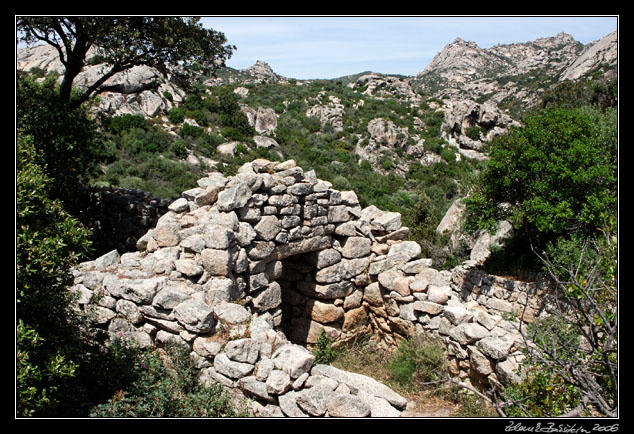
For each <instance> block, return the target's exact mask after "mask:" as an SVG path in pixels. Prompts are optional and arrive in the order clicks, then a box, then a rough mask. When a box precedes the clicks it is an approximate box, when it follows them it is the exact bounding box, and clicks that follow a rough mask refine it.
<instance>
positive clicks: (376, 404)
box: [71, 159, 543, 417]
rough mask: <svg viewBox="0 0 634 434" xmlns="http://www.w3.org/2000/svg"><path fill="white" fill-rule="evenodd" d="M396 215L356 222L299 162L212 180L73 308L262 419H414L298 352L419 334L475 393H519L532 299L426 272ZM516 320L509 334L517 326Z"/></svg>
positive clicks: (525, 291) (87, 266)
mask: <svg viewBox="0 0 634 434" xmlns="http://www.w3.org/2000/svg"><path fill="white" fill-rule="evenodd" d="M408 233H409V230H408V228H407V227H404V226H402V223H401V215H400V214H398V213H395V212H384V211H381V210H379V209H378V208H376V207H374V206H369V207H366V208H362V207H361V206H360V205H359V201H358V199H357V196H356V194H355V193H354V192H352V191H337V190H334V189H333V188H332V185H331V184H330V183H329V182H326V181H322V180H319V179H317V178H316V176H315V173H314V171H307V172H304V170H303V169H302V168H300V167H298V166H296V164H295V162H294V161H293V160H289V161H285V162H270V161H268V160H262V159H259V160H255V161H253V162H251V163H246V164H245V165H243V166H242V167H241V168H240V169H239V170H238V173H237V174H236V175H235V176H233V177H224V176H223V175H221V174H219V173H217V172H216V173H211V174H209V176H208V177H205V178H202V179H200V180H198V187H196V188H193V189H191V190H188V191H185V192H183V194H182V197H181V198H179V199H177V200H175V201H174V202H173V203H171V204H170V205H169V207H168V211H167V212H166V213H165V214H164V215H162V216H161V217H160V218H159V219H158V222H157V223H156V226H155V227H154V228H152V229H150V230H149V231H147V233H145V235H143V236H142V237H140V238H139V239H138V241H137V243H136V247H137V251H134V252H126V253H122V254H120V253H119V252H118V251H117V250H113V251H111V252H110V253H107V254H105V255H103V256H101V257H99V258H98V259H96V260H94V261H90V262H86V263H82V264H80V266H79V267H78V268H77V269H76V270H75V284H74V286H73V287H72V288H71V289H72V290H73V291H75V292H76V293H78V295H79V297H78V308H80V309H83V310H84V311H85V312H88V313H89V316H90V319H91V325H92V326H93V327H97V328H101V329H103V330H107V332H108V334H109V335H110V338H111V339H114V338H116V337H119V338H121V337H123V338H125V339H134V340H136V342H137V343H138V344H139V346H140V347H141V348H146V347H161V346H164V345H166V344H168V343H175V344H177V345H182V346H184V347H186V348H187V349H188V350H189V351H190V352H191V356H192V358H193V359H194V360H195V363H196V365H197V367H198V368H199V369H200V370H201V376H200V379H201V380H200V381H202V382H203V383H206V384H207V383H209V382H220V383H221V384H223V385H224V386H226V388H227V389H228V390H230V391H232V392H234V393H238V394H240V395H243V396H248V397H250V398H253V400H252V401H251V402H252V411H253V414H254V415H258V416H279V417H303V416H325V415H328V416H356V417H362V416H373V417H397V416H402V415H407V414H408V413H407V404H408V402H407V400H406V399H405V398H404V397H402V396H400V395H398V394H397V393H395V392H393V391H392V390H391V389H389V388H387V387H386V386H384V385H382V384H380V383H378V382H377V381H375V380H373V379H371V378H369V377H365V376H363V375H359V374H354V373H349V372H345V371H342V370H340V369H337V368H334V367H332V366H328V365H322V364H315V363H314V361H315V357H314V355H313V354H312V353H311V352H310V351H309V350H308V349H307V348H306V346H307V344H314V343H316V342H317V339H318V337H319V334H320V333H321V332H322V330H325V332H326V333H328V335H329V336H330V337H331V338H332V339H333V340H335V341H345V340H347V339H352V338H354V337H355V336H357V335H359V334H371V335H372V336H374V337H375V338H377V339H378V340H380V341H381V342H383V343H385V344H387V345H394V344H397V343H398V341H399V340H400V339H401V338H407V337H410V336H415V335H420V334H426V335H428V336H431V337H433V338H436V339H439V340H440V341H442V342H443V343H444V344H445V346H446V348H447V360H448V364H449V371H450V373H451V374H452V375H453V376H455V378H458V379H460V380H461V381H464V382H466V383H469V384H474V385H480V386H485V387H489V386H493V387H502V386H503V385H505V384H508V382H509V381H516V380H517V379H518V378H519V377H518V373H517V369H518V368H519V362H520V361H521V358H522V354H521V348H522V346H523V345H524V342H523V339H522V337H521V335H520V334H519V333H518V331H517V330H518V325H517V324H518V322H517V321H518V320H517V318H523V319H525V320H529V321H530V320H531V319H532V318H534V317H535V316H537V315H539V314H540V312H541V310H542V309H543V302H542V301H541V300H542V297H541V291H542V290H541V289H540V288H541V285H540V284H538V283H524V282H514V281H510V280H506V279H502V278H499V277H494V276H489V275H487V274H485V273H483V272H481V271H479V270H478V269H477V268H476V267H475V264H474V263H473V261H471V262H469V261H467V262H466V263H464V264H461V265H460V266H458V267H456V268H454V269H453V270H451V271H438V270H435V269H434V268H432V263H431V260H430V259H426V258H421V257H420V255H421V247H420V246H419V245H418V244H417V243H416V242H413V241H406V237H407V236H408ZM513 318H515V319H513Z"/></svg>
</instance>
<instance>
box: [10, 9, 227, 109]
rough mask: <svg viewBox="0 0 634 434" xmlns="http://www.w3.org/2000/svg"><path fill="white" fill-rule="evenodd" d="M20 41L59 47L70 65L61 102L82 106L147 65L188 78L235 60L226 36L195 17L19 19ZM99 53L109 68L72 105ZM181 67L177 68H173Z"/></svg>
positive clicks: (67, 69)
mask: <svg viewBox="0 0 634 434" xmlns="http://www.w3.org/2000/svg"><path fill="white" fill-rule="evenodd" d="M17 29H18V31H19V32H20V33H19V34H20V39H21V40H23V41H24V42H26V43H28V44H32V43H35V42H45V43H46V44H49V45H51V46H53V47H54V48H55V49H56V50H57V52H58V54H59V59H60V61H61V62H62V64H63V65H64V76H63V79H62V82H61V86H60V92H59V98H60V101H61V102H63V103H71V105H72V106H73V107H78V106H79V105H80V104H82V103H83V102H85V101H87V100H88V99H89V98H90V97H91V96H92V95H94V94H96V93H98V92H99V89H100V87H101V86H102V85H103V84H104V83H105V82H106V81H107V80H108V79H109V78H110V77H112V76H114V75H115V74H117V73H119V72H122V71H126V70H128V69H130V68H132V67H134V66H138V65H147V66H151V67H154V68H157V69H158V70H159V71H160V72H162V73H165V74H166V73H167V72H168V71H170V73H171V74H172V75H173V76H175V77H180V78H181V81H182V82H183V83H185V82H186V80H184V78H190V79H191V77H193V74H197V73H205V74H209V73H213V72H214V71H216V70H217V68H218V67H219V66H221V65H223V64H224V62H225V61H226V60H227V59H228V58H229V57H231V54H232V53H233V50H234V49H235V47H234V46H232V45H228V44H227V43H226V38H225V36H224V34H223V33H221V32H217V31H215V30H211V29H205V28H203V27H202V25H201V24H200V23H199V19H198V18H192V17H187V18H183V17H142V16H132V17H125V16H110V17H94V16H93V17H45V16H27V17H17ZM91 48H95V49H97V50H98V55H99V56H100V60H101V61H103V62H105V63H106V64H107V66H108V68H109V69H107V70H106V72H105V73H104V74H103V75H102V76H100V77H99V78H98V79H97V80H96V81H95V82H94V83H90V84H89V85H88V86H87V87H86V89H85V90H84V91H83V92H82V93H81V95H79V96H78V97H77V98H75V99H73V100H72V101H71V92H72V89H73V81H74V80H75V78H76V77H77V75H78V74H79V73H80V72H81V70H82V68H83V67H84V66H85V65H86V63H87V61H88V59H87V58H86V57H87V55H88V51H89V50H90V49H91ZM176 65H178V66H179V68H178V69H177V70H172V68H174V67H175V66H176Z"/></svg>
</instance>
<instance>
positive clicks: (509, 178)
mask: <svg viewBox="0 0 634 434" xmlns="http://www.w3.org/2000/svg"><path fill="white" fill-rule="evenodd" d="M616 132H617V128H616V111H615V110H607V111H606V112H605V113H602V112H600V111H598V110H597V109H584V110H580V109H574V110H566V109H549V110H545V111H543V112H540V113H539V114H537V115H534V116H532V117H529V118H527V119H526V125H525V126H524V127H522V128H513V129H512V130H511V131H510V132H509V133H507V134H505V135H503V136H499V137H498V138H497V139H496V140H494V142H493V143H492V145H491V151H490V157H491V158H490V161H489V163H488V165H487V167H486V170H485V171H484V172H483V173H482V175H481V178H480V180H479V185H478V188H477V190H476V191H475V192H474V194H473V195H472V196H471V198H468V199H467V200H466V201H465V203H466V205H467V222H468V224H472V225H473V226H472V227H478V226H479V227H483V226H486V225H487V224H488V225H489V226H490V225H491V223H493V222H494V221H499V220H502V219H510V220H511V222H512V224H513V226H514V228H515V230H516V231H518V232H524V233H526V234H530V235H532V237H533V239H534V240H535V241H536V242H537V243H538V244H539V245H541V246H544V245H545V242H546V241H548V240H551V239H553V238H556V237H558V236H560V235H564V234H571V233H574V232H581V233H591V232H593V231H594V230H595V228H597V227H599V226H600V225H601V223H602V218H603V217H602V216H603V215H604V213H606V212H607V213H615V210H616V204H617V196H616V180H617V173H616V170H617V166H616V152H617V140H616ZM501 204H508V206H500V205H501ZM474 223H475V224H474Z"/></svg>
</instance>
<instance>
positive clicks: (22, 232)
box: [15, 134, 90, 416]
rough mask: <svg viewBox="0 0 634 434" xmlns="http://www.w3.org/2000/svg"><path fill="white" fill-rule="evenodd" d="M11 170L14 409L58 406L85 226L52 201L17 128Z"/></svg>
mask: <svg viewBox="0 0 634 434" xmlns="http://www.w3.org/2000/svg"><path fill="white" fill-rule="evenodd" d="M16 151H17V155H16V156H17V159H16V162H17V177H16V298H15V302H16V303H15V309H16V320H17V322H18V325H17V329H16V344H17V346H16V353H17V362H16V363H17V366H16V368H17V377H16V387H17V390H16V393H17V398H16V399H17V402H16V409H17V415H19V416H42V415H44V416H45V415H52V414H55V413H56V412H57V411H59V406H60V405H62V403H63V401H64V398H65V397H66V395H65V392H67V391H66V389H67V388H68V387H70V386H69V384H68V383H72V382H73V381H74V380H73V377H74V375H75V370H76V369H77V361H76V360H73V354H72V351H71V345H72V342H73V337H74V336H75V334H76V323H75V321H74V315H73V312H72V311H71V310H70V309H69V307H68V306H69V303H70V300H71V296H70V294H69V292H68V291H67V289H66V288H67V287H68V285H70V284H71V283H72V280H73V277H72V274H71V273H70V267H71V266H72V265H74V264H76V263H77V261H78V260H79V258H82V257H84V256H83V255H85V254H87V253H88V252H89V250H90V246H89V242H88V241H87V240H88V236H89V233H88V231H87V230H86V229H84V228H82V227H81V225H80V224H79V222H78V221H77V219H75V218H74V217H72V216H70V215H69V214H68V213H67V212H66V211H65V210H64V209H63V207H62V204H61V202H60V201H59V200H53V199H51V198H50V194H51V193H50V191H51V185H52V183H53V182H52V180H51V179H50V177H48V176H47V175H46V174H45V173H44V171H43V170H42V168H41V167H40V166H39V165H38V164H36V162H37V161H38V156H37V152H36V148H35V146H34V145H33V141H32V138H31V137H29V136H23V135H22V134H18V140H17V150H16Z"/></svg>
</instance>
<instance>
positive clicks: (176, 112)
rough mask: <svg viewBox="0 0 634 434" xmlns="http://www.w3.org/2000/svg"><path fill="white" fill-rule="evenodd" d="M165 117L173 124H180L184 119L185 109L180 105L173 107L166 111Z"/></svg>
mask: <svg viewBox="0 0 634 434" xmlns="http://www.w3.org/2000/svg"><path fill="white" fill-rule="evenodd" d="M167 119H168V120H169V121H170V122H171V123H173V124H175V125H177V124H181V123H183V121H184V120H185V110H183V109H182V108H180V107H174V108H173V109H171V110H170V111H169V112H168V113H167Z"/></svg>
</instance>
